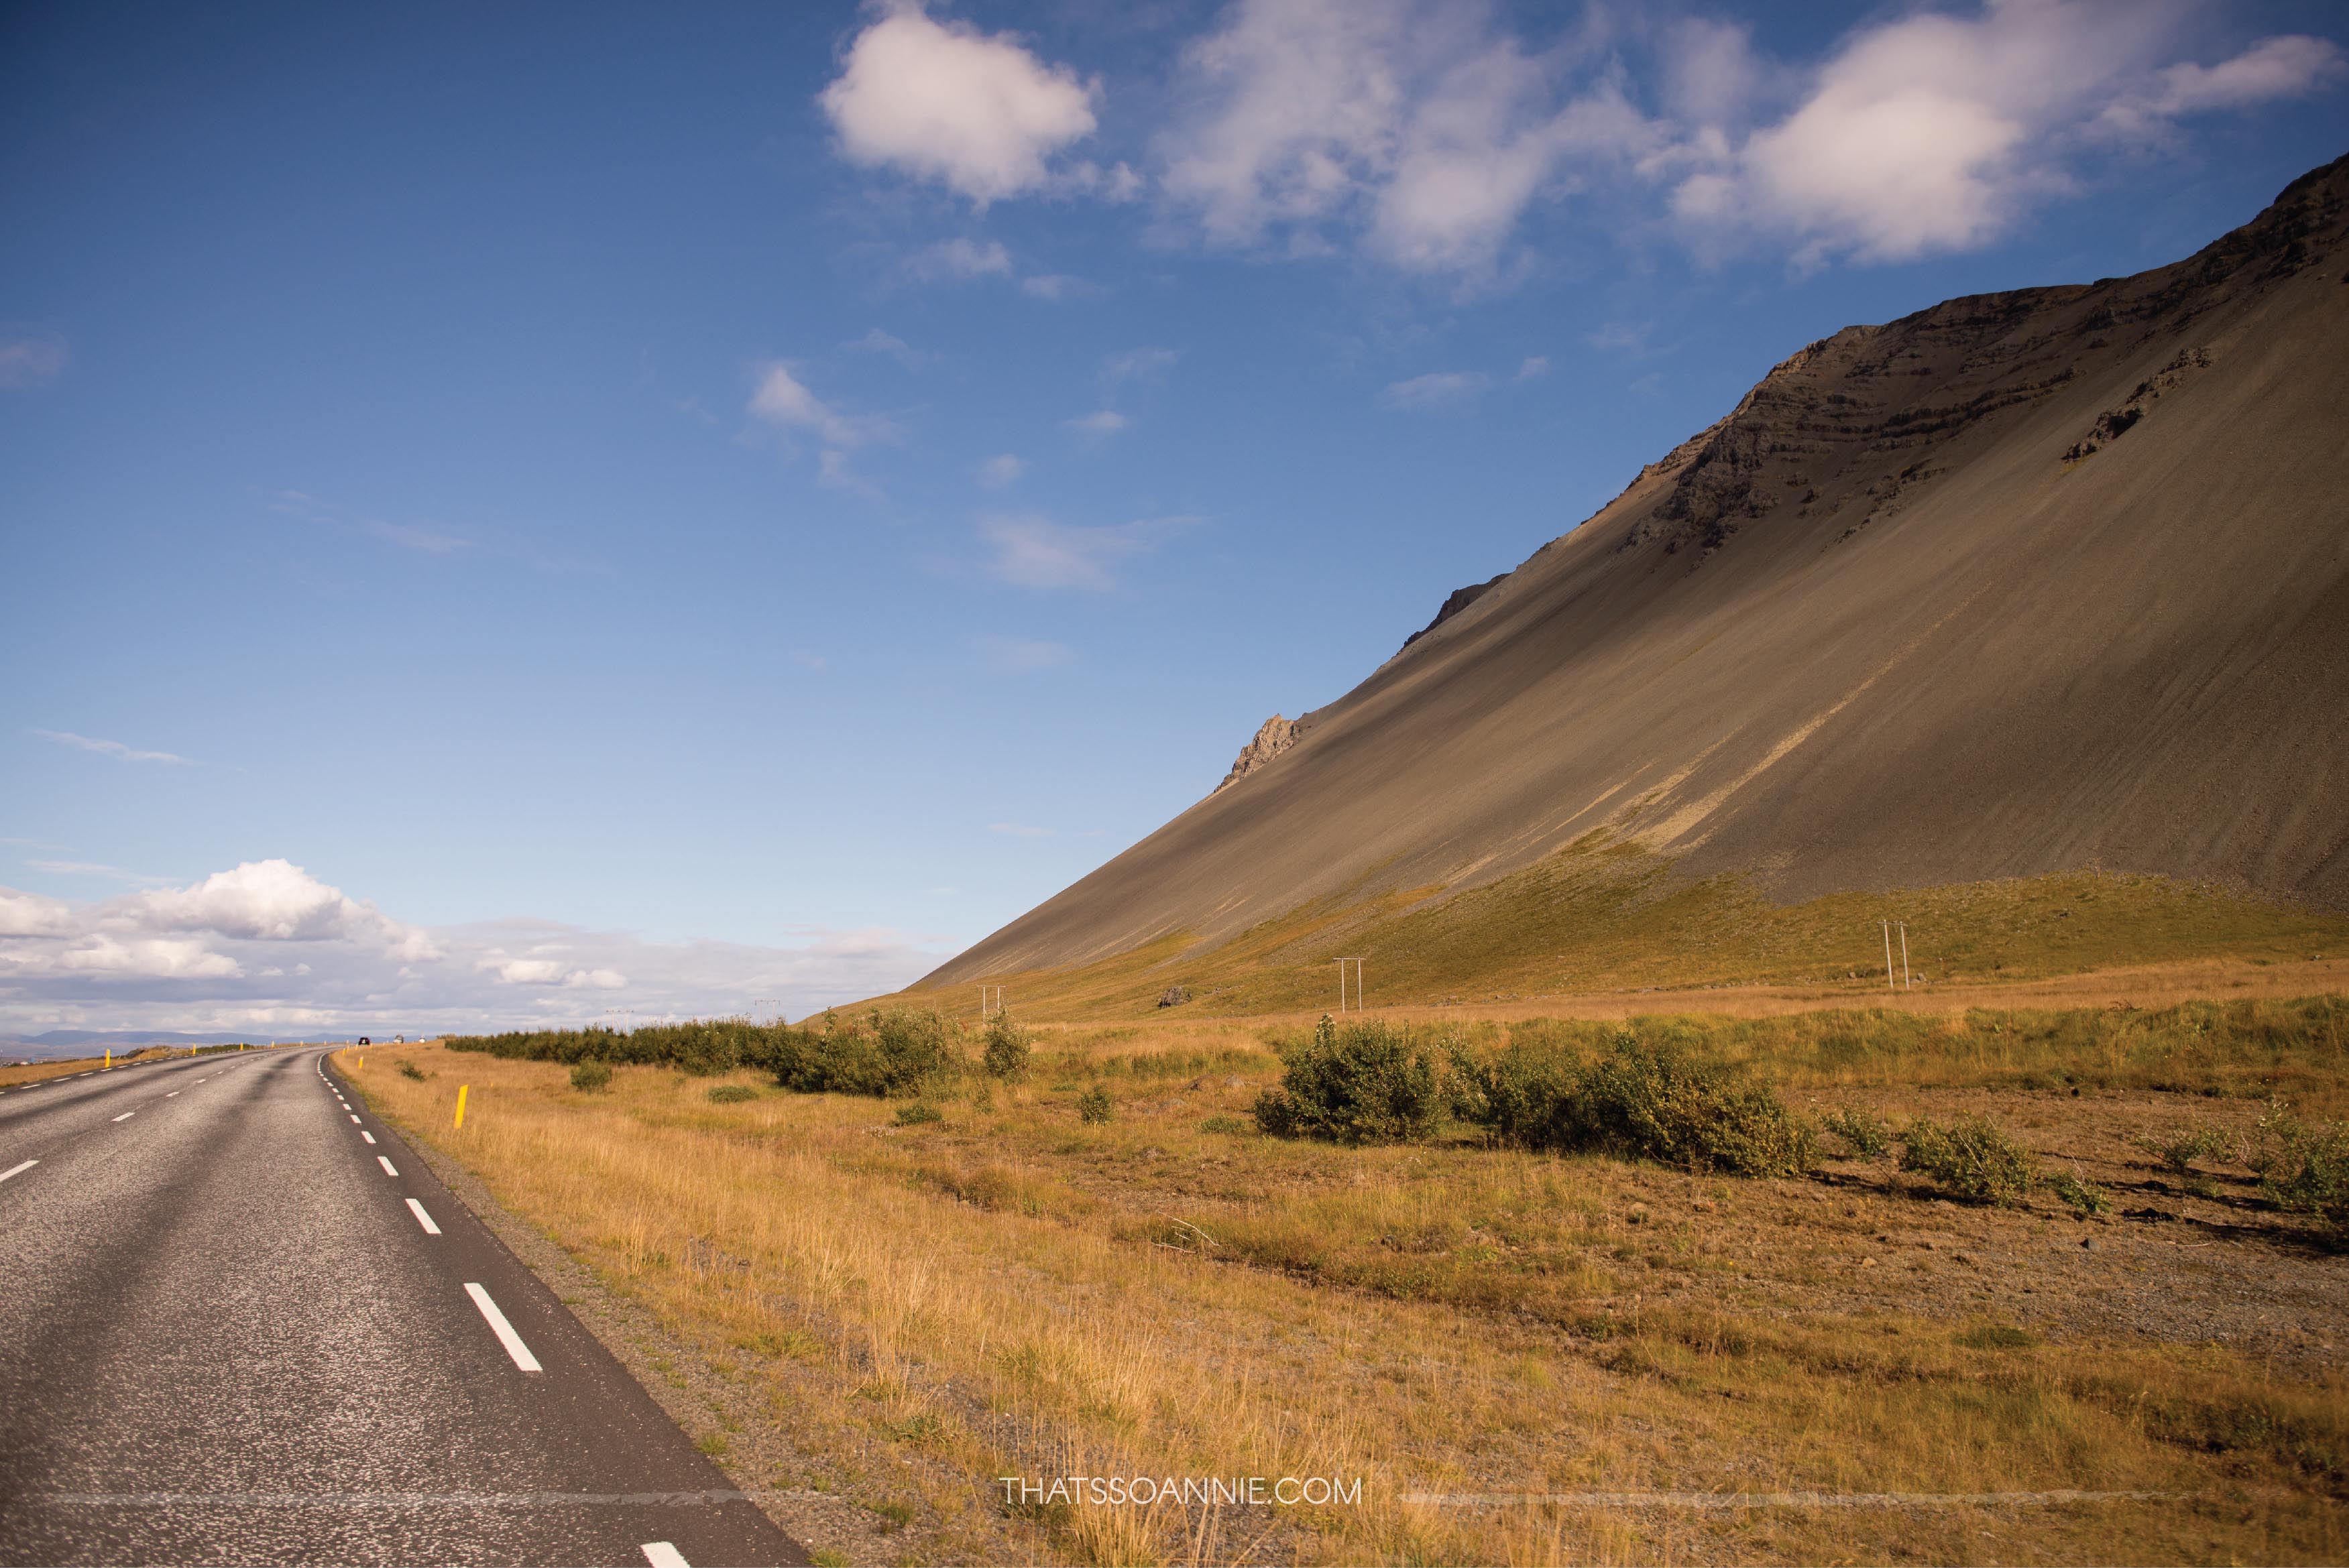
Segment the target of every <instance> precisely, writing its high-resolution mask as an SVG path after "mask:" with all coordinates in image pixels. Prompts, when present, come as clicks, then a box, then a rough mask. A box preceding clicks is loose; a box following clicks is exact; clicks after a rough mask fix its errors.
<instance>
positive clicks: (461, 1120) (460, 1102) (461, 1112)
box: [451, 1083, 473, 1130]
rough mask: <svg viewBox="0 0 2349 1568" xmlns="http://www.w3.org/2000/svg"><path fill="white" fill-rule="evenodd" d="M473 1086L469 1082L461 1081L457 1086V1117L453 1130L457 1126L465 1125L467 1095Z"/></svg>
mask: <svg viewBox="0 0 2349 1568" xmlns="http://www.w3.org/2000/svg"><path fill="white" fill-rule="evenodd" d="M472 1087H473V1086H472V1085H471V1084H469V1083H460V1084H459V1085H458V1086H457V1119H456V1121H455V1123H454V1124H453V1126H452V1129H451V1130H454V1128H455V1127H462V1126H464V1125H465V1095H466V1093H467V1091H469V1090H470V1089H471V1088H472Z"/></svg>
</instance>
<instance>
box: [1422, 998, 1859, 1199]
mask: <svg viewBox="0 0 2349 1568" xmlns="http://www.w3.org/2000/svg"><path fill="white" fill-rule="evenodd" d="M1452 1061H1453V1069H1454V1088H1453V1109H1454V1114H1455V1115H1457V1116H1459V1117H1460V1119H1462V1120H1464V1121H1467V1122H1472V1123H1474V1124H1475V1125H1477V1126H1479V1127H1483V1128H1485V1130H1487V1131H1489V1132H1491V1133H1492V1134H1493V1135H1494V1136H1495V1137H1496V1138H1498V1139H1499V1140H1502V1141H1504V1142H1507V1143H1513V1144H1516V1145H1518V1146H1519V1147H1522V1148H1528V1149H1552V1150H1559V1151H1561V1152H1568V1153H1572V1152H1599V1153H1609V1154H1616V1155H1621V1156H1624V1157H1627V1158H1630V1159H1635V1160H1652V1161H1656V1162H1657V1163H1659V1164H1663V1165H1674V1166H1678V1167H1680V1168H1682V1170H1688V1171H1725V1172H1728V1173H1731V1174H1733V1175H1740V1176H1790V1175H1795V1174H1799V1173H1800V1172H1802V1171H1808V1170H1809V1169H1810V1168H1811V1167H1812V1166H1813V1165H1814V1164H1816V1161H1817V1152H1816V1149H1815V1147H1814V1143H1813V1140H1812V1137H1811V1131H1810V1129H1809V1128H1807V1127H1806V1126H1805V1125H1804V1124H1803V1123H1802V1122H1800V1121H1798V1120H1796V1119H1795V1118H1794V1117H1793V1116H1792V1115H1790V1114H1788V1112H1787V1110H1786V1108H1785V1106H1784V1105H1782V1104H1780V1103H1779V1100H1778V1097H1777V1096H1776V1095H1775V1094H1773V1093H1771V1092H1770V1090H1769V1089H1767V1088H1764V1087H1762V1086H1761V1085H1758V1084H1754V1083H1750V1082H1747V1081H1745V1080H1744V1079H1743V1078H1739V1077H1737V1076H1736V1075H1735V1074H1733V1073H1732V1072H1731V1071H1729V1070H1728V1069H1726V1068H1721V1067H1718V1066H1716V1065H1714V1064H1712V1063H1708V1062H1702V1061H1698V1060H1695V1059H1694V1058H1692V1057H1688V1056H1686V1055H1684V1054H1683V1053H1682V1052H1680V1051H1678V1050H1676V1049H1674V1048H1673V1047H1670V1046H1663V1045H1654V1044H1650V1043H1648V1042H1647V1041H1644V1040H1642V1039H1641V1038H1640V1036H1639V1035H1638V1033H1637V1032H1635V1031H1633V1030H1631V1029H1628V1028H1626V1029H1622V1030H1619V1032H1618V1033H1617V1034H1616V1037H1615V1038H1614V1040H1613V1041H1612V1042H1611V1043H1610V1044H1609V1047H1608V1048H1607V1049H1606V1050H1605V1051H1603V1052H1601V1053H1600V1054H1599V1056H1597V1057H1594V1058H1590V1059H1582V1058H1579V1057H1575V1056H1572V1055H1569V1054H1568V1053H1566V1052H1563V1051H1560V1050H1557V1049H1556V1048H1554V1047H1552V1048H1545V1047H1543V1046H1542V1045H1539V1044H1535V1043H1530V1042H1528V1043H1522V1044H1521V1043H1519V1042H1517V1041H1515V1040H1512V1041H1511V1043H1510V1044H1509V1045H1508V1046H1507V1047H1505V1048H1503V1049H1502V1050H1501V1051H1499V1052H1497V1053H1495V1054H1493V1055H1491V1056H1487V1057H1481V1058H1480V1057H1475V1056H1472V1055H1471V1054H1470V1053H1468V1052H1467V1051H1465V1050H1462V1049H1455V1050H1454V1052H1453V1054H1452Z"/></svg>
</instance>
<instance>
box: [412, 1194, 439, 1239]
mask: <svg viewBox="0 0 2349 1568" xmlns="http://www.w3.org/2000/svg"><path fill="white" fill-rule="evenodd" d="M408 1212H409V1213H411V1214H413V1215H415V1216H416V1222H417V1223H418V1224H419V1225H421V1226H423V1227H424V1233H425V1234H426V1235H428V1236H437V1235H439V1234H440V1226H438V1225H436V1224H434V1223H433V1222H432V1216H431V1215H429V1214H428V1213H426V1212H424V1205H423V1204H421V1203H419V1202H417V1201H416V1200H415V1199H413V1198H410V1199H409V1201H408Z"/></svg>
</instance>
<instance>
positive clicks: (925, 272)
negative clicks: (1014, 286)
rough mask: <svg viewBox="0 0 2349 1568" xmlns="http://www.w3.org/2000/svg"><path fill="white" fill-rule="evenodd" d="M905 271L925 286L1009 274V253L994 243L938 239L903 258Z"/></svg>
mask: <svg viewBox="0 0 2349 1568" xmlns="http://www.w3.org/2000/svg"><path fill="white" fill-rule="evenodd" d="M905 271H906V272H907V273H910V274H911V275H912V276H914V277H916V278H918V279H920V280H921V281H922V282H924V283H940V282H945V281H947V280H951V279H957V278H1001V277H1009V276H1010V275H1011V253H1010V252H1009V251H1007V250H1005V249H1004V248H1003V246H1002V245H1001V244H1000V243H999V242H997V241H994V240H988V241H986V242H983V243H982V242H977V241H972V240H966V239H962V238H959V237H957V238H955V239H952V240H940V241H939V242H937V243H936V244H935V245H927V246H925V247H923V248H922V249H921V250H918V251H916V252H915V253H913V254H912V255H911V256H909V257H907V258H906V261H905Z"/></svg>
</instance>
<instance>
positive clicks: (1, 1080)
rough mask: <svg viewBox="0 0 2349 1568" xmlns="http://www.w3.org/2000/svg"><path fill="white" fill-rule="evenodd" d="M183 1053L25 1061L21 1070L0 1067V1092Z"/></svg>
mask: <svg viewBox="0 0 2349 1568" xmlns="http://www.w3.org/2000/svg"><path fill="white" fill-rule="evenodd" d="M187 1054H188V1053H187V1050H186V1048H185V1047H171V1046H149V1047H146V1048H145V1049H143V1050H133V1051H117V1052H116V1053H114V1055H113V1057H111V1058H109V1057H108V1056H107V1055H106V1054H105V1053H104V1052H100V1053H98V1055H96V1056H90V1057H66V1058H62V1059H57V1060H51V1061H40V1062H27V1063H26V1064H24V1065H23V1066H21V1067H16V1066H11V1067H0V1089H9V1088H16V1086H17V1085H18V1084H26V1083H39V1082H41V1081H43V1080H44V1079H47V1078H71V1077H72V1076H73V1075H74V1074H76V1073H86V1072H88V1071H90V1070H91V1069H92V1068H98V1069H101V1070H102V1069H103V1068H105V1067H107V1066H108V1065H109V1060H110V1061H111V1065H113V1066H115V1067H118V1068H119V1067H122V1066H125V1065H127V1064H129V1063H130V1062H152V1061H162V1060H165V1059H167V1058H169V1057H183V1056H186V1055H187Z"/></svg>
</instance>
